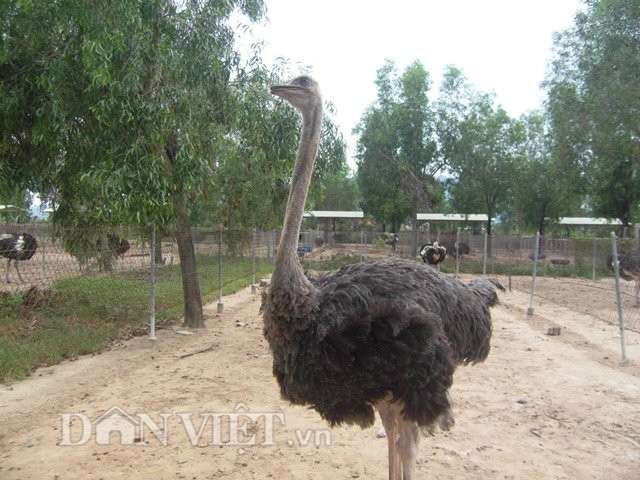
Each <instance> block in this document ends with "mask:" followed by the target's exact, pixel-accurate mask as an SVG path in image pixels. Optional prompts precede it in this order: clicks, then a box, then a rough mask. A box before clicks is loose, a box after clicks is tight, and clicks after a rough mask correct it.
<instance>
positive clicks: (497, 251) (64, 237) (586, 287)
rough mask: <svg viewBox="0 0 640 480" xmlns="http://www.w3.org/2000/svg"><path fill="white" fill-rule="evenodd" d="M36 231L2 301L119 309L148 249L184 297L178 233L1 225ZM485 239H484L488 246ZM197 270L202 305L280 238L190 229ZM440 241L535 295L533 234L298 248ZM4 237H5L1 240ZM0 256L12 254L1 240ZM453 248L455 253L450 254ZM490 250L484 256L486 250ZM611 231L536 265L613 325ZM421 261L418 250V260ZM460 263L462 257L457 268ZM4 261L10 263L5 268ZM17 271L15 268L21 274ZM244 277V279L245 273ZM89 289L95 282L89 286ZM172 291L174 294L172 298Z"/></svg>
mask: <svg viewBox="0 0 640 480" xmlns="http://www.w3.org/2000/svg"><path fill="white" fill-rule="evenodd" d="M25 233H26V234H29V235H32V236H33V237H34V238H35V239H36V241H37V247H36V248H35V252H34V254H33V255H32V256H31V257H30V258H29V259H28V260H27V259H25V260H22V261H17V262H15V264H16V265H17V267H18V268H17V270H16V267H15V266H14V262H13V261H12V262H11V265H5V267H4V269H3V271H2V280H1V281H0V292H2V295H1V296H0V301H10V300H9V297H10V296H11V294H13V293H19V292H25V291H28V290H29V289H30V288H32V287H36V288H38V289H40V290H45V291H46V290H48V289H55V288H61V286H62V285H65V282H67V283H69V282H72V283H73V282H76V283H79V284H80V285H82V284H83V282H84V283H85V284H86V285H87V286H90V288H96V289H105V288H106V289H108V288H113V292H112V293H111V295H112V297H113V302H112V303H113V308H118V303H119V302H118V296H119V295H126V294H127V291H129V290H131V289H132V288H138V287H140V288H145V289H146V290H147V291H149V281H150V268H151V255H154V256H155V259H156V267H155V268H156V271H155V282H156V285H155V287H156V288H155V304H156V308H158V309H171V308H176V307H179V306H180V305H181V304H182V301H183V299H182V297H181V288H182V287H181V283H180V280H181V278H182V274H183V272H181V268H180V255H179V252H178V244H177V242H176V240H175V233H174V232H170V231H158V232H156V248H155V249H154V248H152V245H151V243H150V241H149V237H150V232H135V231H132V230H130V229H125V228H120V229H112V230H108V231H105V230H87V229H84V230H81V229H76V230H71V229H67V230H62V229H56V228H54V227H52V226H51V225H48V224H28V225H16V224H5V225H3V226H2V227H0V234H2V237H1V238H2V239H5V240H6V239H7V238H9V235H13V236H20V235H24V234H25ZM485 238H486V239H487V242H488V243H487V244H486V245H485ZM192 239H193V247H194V252H195V257H196V265H197V267H196V268H197V274H198V276H199V280H200V285H201V293H202V295H203V297H204V301H205V302H212V301H216V300H218V302H221V301H222V300H221V295H225V294H226V293H228V292H229V291H231V290H232V289H234V287H235V286H236V285H238V284H240V283H241V282H244V284H247V283H255V282H256V281H258V280H259V279H260V278H261V277H262V276H264V275H266V274H268V272H269V271H270V268H271V265H272V262H273V257H274V254H275V251H276V247H277V244H278V239H279V232H278V231H261V230H256V229H247V230H213V229H193V230H192ZM427 240H438V241H439V242H440V244H442V245H444V246H446V247H447V250H448V259H447V260H446V261H445V263H444V264H442V267H441V268H442V270H443V271H444V272H446V273H450V274H455V272H456V271H459V272H461V273H465V274H478V275H479V274H482V273H483V272H486V274H487V275H490V276H491V275H494V276H506V277H507V278H509V283H510V284H511V285H512V288H514V289H518V290H522V291H525V292H529V290H530V288H531V275H532V271H533V258H534V252H535V237H533V236H512V235H491V236H488V237H485V235H484V234H477V235H476V234H468V233H461V234H452V235H444V234H440V235H431V238H429V239H427V238H424V235H419V236H418V238H417V239H416V236H415V235H413V234H412V233H411V232H408V233H404V232H402V233H399V234H395V235H389V234H383V233H380V232H371V231H344V232H330V234H329V235H326V234H324V232H316V231H307V232H303V233H302V234H301V235H300V240H299V254H300V256H301V258H302V259H303V262H304V263H305V266H306V267H308V268H312V269H317V270H322V269H333V268H338V266H340V265H341V264H343V263H344V262H349V261H353V262H355V261H360V260H368V259H376V258H383V257H386V256H391V255H395V256H404V257H409V258H411V256H412V253H413V252H416V251H417V249H418V247H419V245H420V243H426V241H427ZM3 241H4V240H3ZM2 245H3V249H4V250H3V251H2V255H3V256H5V257H6V256H10V254H9V253H8V251H7V247H6V245H7V243H6V242H5V243H3V244H2ZM456 246H457V249H458V250H457V252H458V255H455V254H454V250H452V249H453V248H454V247H456ZM620 248H621V249H622V250H625V251H637V250H638V245H637V240H635V239H633V240H621V241H620ZM485 252H486V254H485ZM610 255H611V247H610V239H608V238H591V239H589V238H587V239H556V238H542V239H541V241H540V249H539V255H538V264H537V285H536V292H535V295H536V296H537V297H539V298H541V299H545V300H547V301H550V302H554V303H557V304H559V305H562V306H565V307H567V308H570V309H572V310H575V311H576V312H580V313H582V314H588V315H591V316H593V317H595V318H598V319H601V320H602V321H605V322H607V323H611V324H617V322H618V319H617V310H616V294H615V278H614V276H613V275H614V274H613V271H612V269H611V268H610V266H611V258H610ZM413 258H414V259H415V260H416V261H419V258H418V257H413ZM456 261H457V262H458V265H457V268H458V270H456ZM7 267H8V268H7ZM18 272H19V273H18ZM247 279H248V280H247ZM620 285H621V289H622V290H621V298H622V300H623V311H624V320H625V326H626V328H627V329H630V330H634V331H636V332H640V308H639V307H638V306H637V304H636V302H637V299H636V296H635V292H634V286H635V282H633V281H628V280H624V279H622V280H621V281H620ZM87 288H89V287H87ZM176 290H177V291H178V293H179V294H178V295H176Z"/></svg>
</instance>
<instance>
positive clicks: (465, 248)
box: [442, 240, 471, 258]
mask: <svg viewBox="0 0 640 480" xmlns="http://www.w3.org/2000/svg"><path fill="white" fill-rule="evenodd" d="M442 246H443V247H445V248H446V249H447V255H450V256H451V257H453V258H458V256H462V255H469V253H471V248H469V244H467V243H465V242H458V241H457V240H445V241H444V242H442Z"/></svg>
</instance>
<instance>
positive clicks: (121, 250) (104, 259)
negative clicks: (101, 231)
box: [96, 233, 130, 272]
mask: <svg viewBox="0 0 640 480" xmlns="http://www.w3.org/2000/svg"><path fill="white" fill-rule="evenodd" d="M96 247H98V252H99V262H98V263H99V266H100V271H102V270H103V269H104V270H106V271H107V272H110V271H112V270H113V266H112V264H111V262H112V259H113V258H117V257H120V258H121V259H122V258H124V254H125V253H127V252H128V251H129V248H130V245H129V241H128V240H127V239H126V238H120V237H119V236H118V235H116V234H114V233H107V242H106V247H105V241H104V237H102V236H100V237H98V240H97V241H96Z"/></svg>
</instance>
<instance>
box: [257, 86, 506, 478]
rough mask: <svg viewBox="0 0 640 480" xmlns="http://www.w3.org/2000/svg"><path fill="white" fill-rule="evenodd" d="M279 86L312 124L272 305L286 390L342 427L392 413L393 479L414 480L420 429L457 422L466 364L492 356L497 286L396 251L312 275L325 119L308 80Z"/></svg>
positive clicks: (267, 326) (274, 346)
mask: <svg viewBox="0 0 640 480" xmlns="http://www.w3.org/2000/svg"><path fill="white" fill-rule="evenodd" d="M271 92H272V93H273V94H275V95H277V96H280V97H282V98H284V99H286V100H288V101H289V102H290V103H291V104H293V105H294V106H295V107H296V108H297V109H298V110H300V112H301V113H302V132H301V137H300V144H299V148H298V155H297V159H296V163H295V167H294V171H293V178H292V183H291V191H290V192H289V199H288V203H287V210H286V214H285V219H284V226H283V231H282V236H281V239H280V245H279V247H278V250H277V253H276V259H275V265H274V270H273V274H272V276H271V282H270V286H269V288H268V290H267V291H266V292H264V295H263V302H262V312H263V317H264V334H265V337H266V339H267V341H268V343H269V346H270V348H271V351H272V354H273V373H274V375H275V377H276V378H277V381H278V383H279V385H280V391H281V394H282V396H283V397H284V398H285V399H287V400H289V401H290V402H292V403H294V404H298V405H309V406H311V407H313V408H314V409H315V410H316V411H317V412H318V413H319V414H320V415H321V416H322V417H323V418H324V419H325V420H327V421H328V422H329V424H330V425H332V426H333V425H337V424H342V423H346V424H355V425H360V426H361V427H363V428H364V427H369V426H371V425H372V424H373V422H374V419H375V413H374V408H375V409H377V410H378V412H379V413H380V417H381V419H382V422H383V425H384V427H385V430H386V432H387V439H388V442H389V478H390V479H391V480H400V479H404V480H407V479H411V478H413V471H414V467H415V459H416V455H417V451H418V442H419V433H420V427H422V426H424V427H432V426H433V425H435V424H439V425H440V426H441V427H442V428H448V427H449V426H450V425H452V423H453V417H452V415H451V411H450V408H451V405H450V402H449V395H448V390H449V387H450V386H451V384H452V381H453V372H454V369H455V367H456V366H457V365H459V364H461V363H465V364H466V363H475V362H478V361H481V360H484V359H485V358H486V356H487V354H488V353H489V339H490V336H491V318H490V315H489V306H490V305H493V304H494V303H495V302H496V301H497V295H496V292H495V289H494V286H493V285H492V284H491V283H490V282H489V281H487V280H477V281H474V282H472V283H471V284H470V285H468V286H465V285H463V284H461V283H459V282H458V281H456V280H454V279H452V278H449V277H447V276H445V275H443V274H441V273H440V272H438V271H437V270H436V269H434V268H431V267H429V266H427V265H424V264H420V263H416V262H413V261H406V260H401V259H398V258H389V259H385V260H380V261H376V262H366V263H359V264H354V265H348V266H345V267H343V268H341V269H339V270H337V271H334V272H328V273H326V274H323V275H320V276H318V277H317V278H315V279H314V280H310V279H309V278H307V277H306V276H305V274H304V271H303V269H302V266H301V265H300V261H299V259H298V255H297V241H298V233H299V230H300V224H301V221H302V215H303V211H304V206H305V200H306V196H307V192H308V190H309V183H310V181H311V176H312V171H313V164H314V160H315V156H316V153H317V150H318V142H319V136H320V127H321V122H322V99H321V96H320V91H319V89H318V85H317V84H316V82H315V81H314V80H312V79H311V78H309V77H307V76H302V77H298V78H296V79H294V80H292V81H291V82H290V83H288V84H286V85H280V86H273V87H271Z"/></svg>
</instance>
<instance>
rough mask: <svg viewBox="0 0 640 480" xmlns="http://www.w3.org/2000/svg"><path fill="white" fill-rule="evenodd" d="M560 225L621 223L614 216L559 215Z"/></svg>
mask: <svg viewBox="0 0 640 480" xmlns="http://www.w3.org/2000/svg"><path fill="white" fill-rule="evenodd" d="M558 223H560V224H561V225H622V222H621V221H620V220H618V219H616V218H591V217H560V218H559V219H558Z"/></svg>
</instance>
